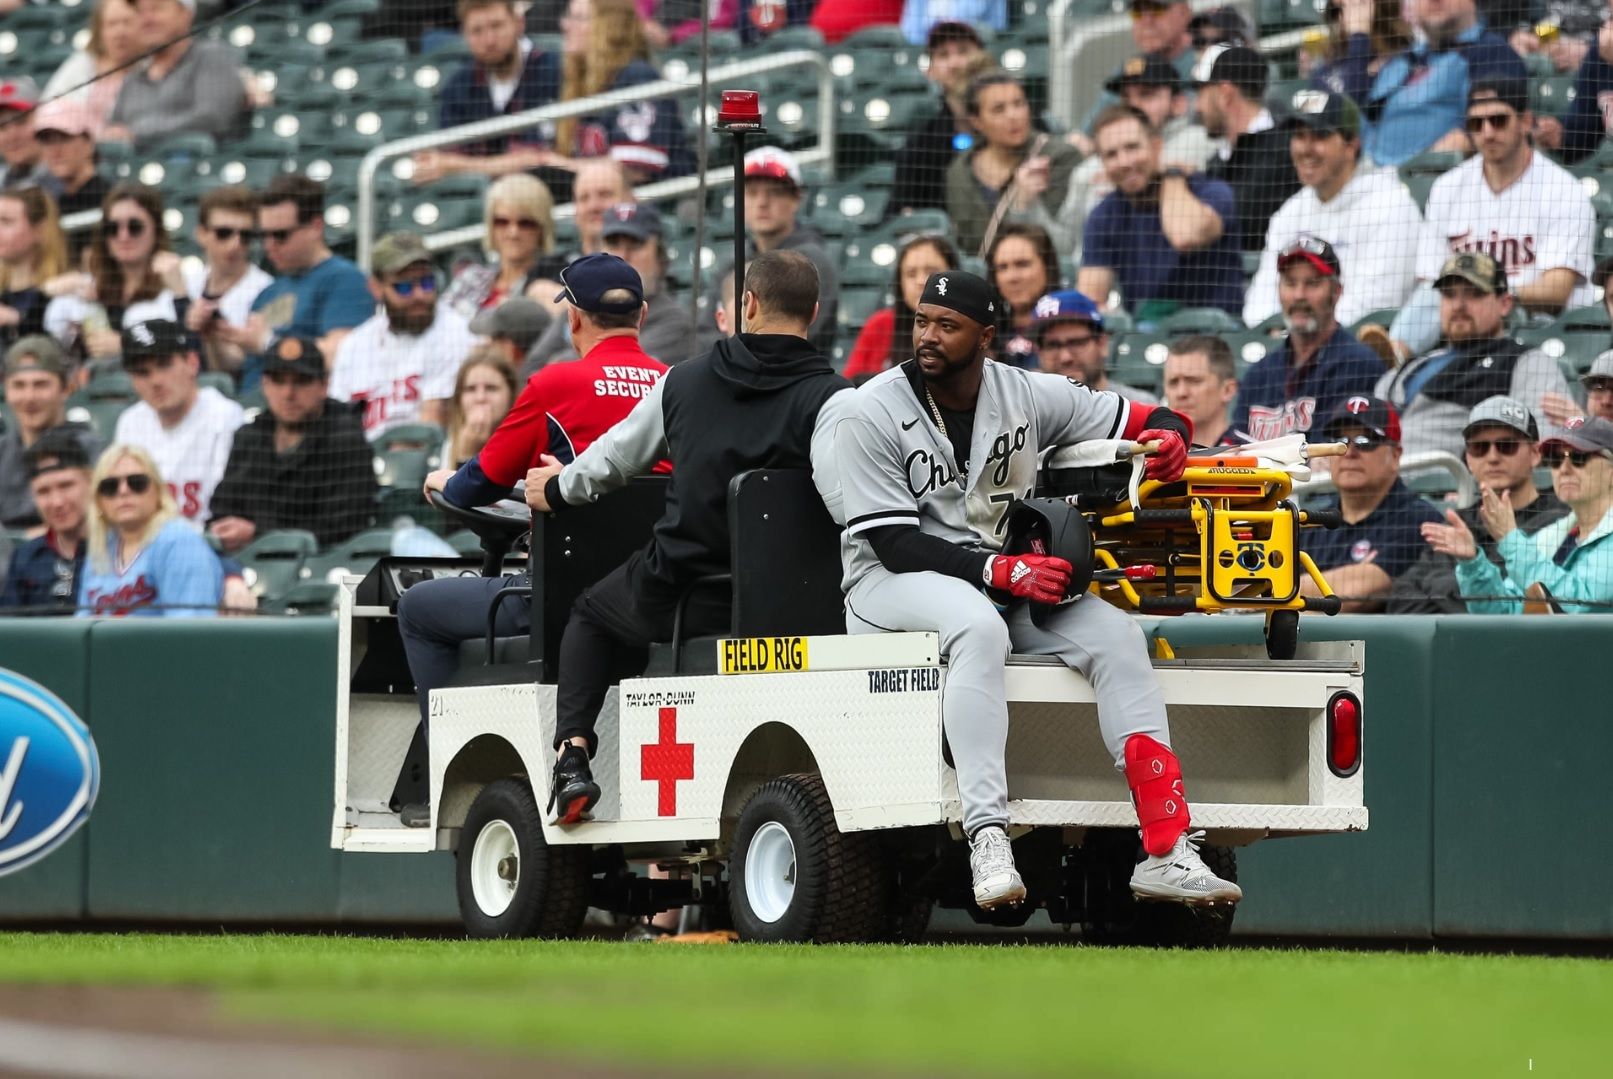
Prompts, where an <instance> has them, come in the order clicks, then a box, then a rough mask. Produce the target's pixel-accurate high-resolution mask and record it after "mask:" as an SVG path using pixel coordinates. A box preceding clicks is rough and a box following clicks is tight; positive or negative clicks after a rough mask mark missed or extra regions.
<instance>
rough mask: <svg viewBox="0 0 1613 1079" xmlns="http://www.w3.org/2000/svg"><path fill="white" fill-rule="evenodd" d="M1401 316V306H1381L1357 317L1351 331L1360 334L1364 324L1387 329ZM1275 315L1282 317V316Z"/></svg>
mask: <svg viewBox="0 0 1613 1079" xmlns="http://www.w3.org/2000/svg"><path fill="white" fill-rule="evenodd" d="M1399 316H1400V308H1398V307H1380V308H1378V309H1377V310H1376V311H1368V312H1367V313H1366V314H1364V315H1362V316H1361V317H1360V318H1358V319H1356V320H1355V325H1353V326H1351V327H1350V332H1351V333H1354V334H1358V333H1360V332H1361V327H1362V326H1382V327H1384V328H1385V329H1387V328H1388V327H1389V325H1390V324H1391V323H1393V322H1394V320H1395V319H1396V318H1398V317H1399ZM1274 317H1278V318H1280V317H1281V316H1274Z"/></svg>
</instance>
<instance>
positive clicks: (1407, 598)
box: [1385, 397, 1568, 614]
mask: <svg viewBox="0 0 1613 1079" xmlns="http://www.w3.org/2000/svg"><path fill="white" fill-rule="evenodd" d="M1539 437H1540V435H1539V430H1538V428H1537V427H1536V425H1535V417H1534V414H1533V413H1532V412H1531V411H1530V410H1529V409H1528V408H1526V407H1524V404H1523V402H1521V401H1514V400H1513V399H1512V398H1510V397H1491V398H1488V399H1486V400H1484V401H1480V402H1479V403H1478V404H1477V405H1475V406H1474V407H1473V411H1472V413H1470V414H1469V416H1468V420H1467V426H1466V427H1465V428H1463V429H1462V438H1463V439H1465V440H1466V442H1467V447H1466V461H1467V469H1468V471H1469V472H1471V473H1472V474H1473V478H1474V479H1475V480H1477V481H1478V485H1479V488H1480V489H1481V490H1484V491H1489V492H1494V493H1495V494H1496V495H1498V496H1499V500H1500V501H1504V502H1506V503H1507V504H1508V505H1509V506H1511V507H1512V511H1513V514H1514V517H1515V518H1516V521H1517V526H1518V527H1519V528H1520V529H1522V530H1523V532H1524V534H1525V535H1531V536H1532V535H1534V534H1535V533H1536V532H1539V531H1540V530H1541V529H1542V528H1544V527H1545V526H1546V525H1549V524H1551V523H1552V522H1553V521H1556V520H1559V519H1560V518H1562V517H1563V516H1564V515H1565V514H1566V513H1567V512H1568V507H1567V506H1565V505H1563V504H1562V502H1561V501H1559V500H1558V498H1557V496H1556V494H1554V493H1553V492H1551V491H1545V492H1542V491H1541V490H1540V489H1539V488H1537V487H1536V486H1535V477H1534V470H1535V469H1536V468H1537V467H1538V466H1539V465H1540V451H1539V450H1538V449H1536V448H1535V442H1536V440H1537V439H1538V438H1539ZM1492 505H1494V502H1492ZM1483 510H1484V503H1483V501H1480V502H1475V503H1474V504H1473V505H1471V506H1469V507H1467V508H1466V509H1464V510H1461V511H1460V512H1459V513H1458V514H1457V516H1459V517H1460V518H1461V520H1462V523H1463V524H1464V525H1466V526H1467V528H1468V531H1470V532H1471V533H1472V534H1473V535H1474V536H1476V537H1478V538H1479V546H1480V547H1481V548H1482V549H1483V551H1484V555H1485V557H1486V558H1488V559H1489V560H1490V561H1491V562H1494V563H1496V564H1497V565H1499V564H1500V563H1501V555H1500V553H1499V552H1498V551H1497V550H1496V546H1495V544H1496V540H1497V539H1499V538H1500V537H1499V536H1495V535H1492V534H1491V533H1490V531H1489V529H1488V526H1487V523H1486V521H1485V520H1484V513H1483ZM1426 535H1427V532H1426V529H1425V531H1424V536H1425V538H1426ZM1385 610H1387V611H1388V613H1390V614H1465V613H1466V612H1467V604H1466V603H1464V602H1463V601H1462V590H1461V588H1460V587H1459V586H1458V585H1457V583H1456V560H1455V559H1454V558H1452V557H1451V556H1450V555H1446V554H1440V553H1439V552H1437V551H1435V550H1433V548H1429V549H1427V550H1425V551H1423V553H1422V555H1421V557H1419V558H1418V559H1417V562H1416V564H1415V565H1413V566H1412V567H1411V569H1409V570H1407V571H1406V572H1405V573H1403V574H1401V575H1400V576H1399V577H1397V578H1395V584H1394V589H1393V591H1392V593H1391V594H1390V597H1389V603H1388V606H1387V607H1386V608H1385Z"/></svg>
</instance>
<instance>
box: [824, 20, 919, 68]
mask: <svg viewBox="0 0 1613 1079" xmlns="http://www.w3.org/2000/svg"><path fill="white" fill-rule="evenodd" d="M840 48H841V49H846V50H857V49H868V50H870V51H873V52H883V53H885V54H886V55H888V56H891V61H890V62H891V63H897V64H901V63H907V62H909V61H908V60H904V59H897V58H896V57H895V54H897V53H917V52H921V51H922V50H921V49H919V48H917V47H916V46H914V45H911V44H909V43H908V40H907V37H906V36H905V35H904V34H903V33H902V28H901V27H900V26H896V25H893V24H890V23H882V24H880V25H878V26H865V27H863V28H862V29H861V30H858V31H856V32H854V33H851V34H848V35H846V37H845V38H844V40H842V41H841V42H840ZM910 59H911V60H912V62H915V63H916V62H917V58H916V57H911V58H910Z"/></svg>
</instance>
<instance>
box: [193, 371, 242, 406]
mask: <svg viewBox="0 0 1613 1079" xmlns="http://www.w3.org/2000/svg"><path fill="white" fill-rule="evenodd" d="M196 384H197V385H198V386H211V387H212V388H213V389H215V390H217V391H218V392H219V393H222V394H223V395H224V396H225V397H228V398H230V399H231V400H234V398H235V379H233V378H231V377H230V374H229V372H227V371H203V372H202V373H201V374H199V375H197V376H196Z"/></svg>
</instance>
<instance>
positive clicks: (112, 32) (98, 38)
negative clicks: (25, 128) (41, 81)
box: [44, 0, 141, 137]
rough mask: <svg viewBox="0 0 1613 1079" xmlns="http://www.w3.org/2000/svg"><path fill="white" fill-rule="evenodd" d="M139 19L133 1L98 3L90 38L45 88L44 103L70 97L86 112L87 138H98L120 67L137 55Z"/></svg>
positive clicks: (115, 93)
mask: <svg viewBox="0 0 1613 1079" xmlns="http://www.w3.org/2000/svg"><path fill="white" fill-rule="evenodd" d="M140 47H141V46H140V19H139V16H138V15H137V14H136V13H135V10H134V2H133V0H98V2H97V3H96V5H95V10H94V11H93V12H92V13H91V14H90V37H89V40H88V41H87V42H85V44H84V48H83V49H81V50H79V51H77V52H75V53H73V55H71V56H69V57H68V58H67V59H66V60H64V61H62V66H61V67H59V68H57V69H56V74H54V75H52V76H51V77H50V81H49V82H47V83H46V84H45V93H44V100H46V101H52V100H55V99H56V98H59V97H72V98H75V99H77V100H79V101H82V102H83V103H84V104H85V105H86V106H87V107H88V108H89V110H90V117H91V121H92V123H93V125H94V127H93V130H92V131H91V134H93V135H95V136H97V137H99V136H100V134H101V129H102V128H104V127H106V122H107V117H109V116H111V115H112V106H113V105H114V104H115V103H116V102H117V100H118V90H119V89H120V88H122V86H123V77H124V76H125V75H126V74H127V73H128V72H127V69H125V68H124V65H125V64H127V63H128V62H129V61H131V60H133V59H134V58H135V57H136V56H138V55H140Z"/></svg>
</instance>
